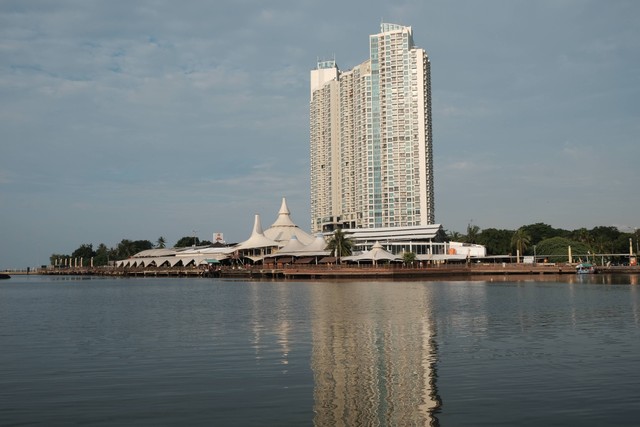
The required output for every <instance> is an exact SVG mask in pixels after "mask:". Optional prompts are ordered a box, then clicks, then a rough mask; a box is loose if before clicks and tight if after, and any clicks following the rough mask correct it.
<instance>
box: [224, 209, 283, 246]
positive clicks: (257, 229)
mask: <svg viewBox="0 0 640 427" xmlns="http://www.w3.org/2000/svg"><path fill="white" fill-rule="evenodd" d="M277 246H279V245H278V243H277V242H275V241H273V240H271V239H270V238H268V237H267V236H265V235H264V232H263V231H262V223H261V222H260V215H258V214H256V216H255V219H254V222H253V231H252V232H251V236H250V237H249V238H248V239H247V240H245V241H244V242H242V243H239V244H238V246H235V247H234V248H233V249H234V250H243V249H258V248H269V247H277Z"/></svg>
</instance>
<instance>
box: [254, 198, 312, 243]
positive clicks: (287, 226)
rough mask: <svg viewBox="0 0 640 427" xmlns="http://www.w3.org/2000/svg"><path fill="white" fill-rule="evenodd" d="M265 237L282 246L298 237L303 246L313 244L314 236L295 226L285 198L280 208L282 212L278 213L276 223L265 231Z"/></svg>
mask: <svg viewBox="0 0 640 427" xmlns="http://www.w3.org/2000/svg"><path fill="white" fill-rule="evenodd" d="M264 235H265V236H266V237H268V238H269V239H271V240H274V241H276V242H278V243H279V244H280V245H284V244H286V242H288V241H289V240H291V238H292V237H293V236H296V237H297V239H298V240H299V241H300V243H302V244H303V245H308V244H310V243H311V242H313V236H311V235H310V234H308V233H307V232H305V231H304V230H302V229H301V228H300V227H298V226H297V225H295V224H294V223H293V221H292V220H291V213H290V212H289V208H288V207H287V200H286V199H285V198H284V197H283V198H282V205H281V206H280V211H278V218H276V222H274V223H273V224H272V225H271V227H269V228H268V229H266V230H265V232H264Z"/></svg>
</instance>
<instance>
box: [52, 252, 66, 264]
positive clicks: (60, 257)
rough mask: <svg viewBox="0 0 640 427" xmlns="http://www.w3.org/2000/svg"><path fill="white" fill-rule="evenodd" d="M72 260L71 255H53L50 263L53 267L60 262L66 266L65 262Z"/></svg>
mask: <svg viewBox="0 0 640 427" xmlns="http://www.w3.org/2000/svg"><path fill="white" fill-rule="evenodd" d="M68 258H71V255H66V254H51V256H50V257H49V262H50V263H51V265H56V263H58V262H60V263H61V265H64V260H65V259H68Z"/></svg>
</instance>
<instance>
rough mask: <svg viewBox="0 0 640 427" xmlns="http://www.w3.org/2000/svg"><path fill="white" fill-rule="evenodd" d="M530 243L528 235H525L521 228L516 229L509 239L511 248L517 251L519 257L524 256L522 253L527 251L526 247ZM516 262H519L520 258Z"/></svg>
mask: <svg viewBox="0 0 640 427" xmlns="http://www.w3.org/2000/svg"><path fill="white" fill-rule="evenodd" d="M530 242H531V237H529V234H527V232H526V231H525V230H524V228H522V227H520V228H518V229H517V230H516V232H515V233H513V237H512V238H511V246H512V247H513V248H516V249H517V251H518V253H519V255H520V256H522V255H524V251H526V250H527V245H529V243H530ZM516 261H517V262H520V258H518V259H517V260H516Z"/></svg>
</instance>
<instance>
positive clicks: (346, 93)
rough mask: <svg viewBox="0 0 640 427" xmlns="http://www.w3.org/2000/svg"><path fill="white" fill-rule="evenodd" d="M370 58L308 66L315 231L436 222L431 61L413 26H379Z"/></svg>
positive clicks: (371, 39) (370, 44)
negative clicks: (345, 66) (350, 64)
mask: <svg viewBox="0 0 640 427" xmlns="http://www.w3.org/2000/svg"><path fill="white" fill-rule="evenodd" d="M369 52H370V54H369V59H368V60H366V61H365V62H363V63H362V64H360V65H358V66H356V67H354V68H353V69H351V70H349V71H346V72H341V71H339V69H338V67H337V65H336V63H335V61H323V62H318V67H317V68H316V69H315V70H312V71H311V102H310V146H311V147H310V148H311V153H310V154H311V221H312V224H311V230H312V232H314V233H315V232H323V231H324V232H326V231H330V230H333V229H335V228H340V227H342V228H380V227H411V226H421V225H422V226H424V225H428V224H433V223H434V219H435V216H434V199H433V194H434V191H433V155H432V132H431V88H430V65H429V60H428V57H427V54H426V52H425V51H424V50H423V49H419V48H416V47H415V46H414V44H413V34H412V30H411V27H404V26H400V25H394V24H382V25H381V32H380V33H378V34H374V35H371V36H370V37H369Z"/></svg>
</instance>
